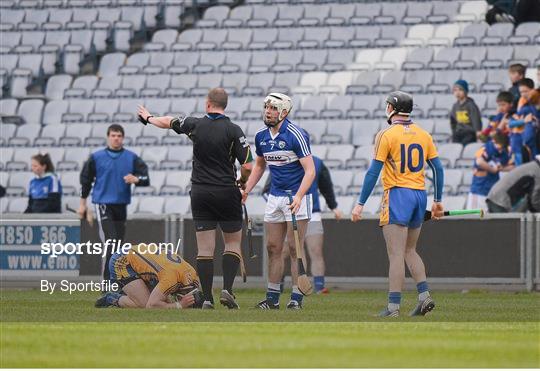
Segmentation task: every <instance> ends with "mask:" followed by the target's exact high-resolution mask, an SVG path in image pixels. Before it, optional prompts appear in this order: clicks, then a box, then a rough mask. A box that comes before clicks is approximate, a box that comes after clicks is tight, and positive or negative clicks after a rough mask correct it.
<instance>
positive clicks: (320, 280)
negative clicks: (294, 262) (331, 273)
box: [313, 276, 324, 292]
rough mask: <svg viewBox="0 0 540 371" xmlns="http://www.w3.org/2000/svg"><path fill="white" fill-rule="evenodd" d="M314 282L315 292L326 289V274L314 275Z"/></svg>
mask: <svg viewBox="0 0 540 371" xmlns="http://www.w3.org/2000/svg"><path fill="white" fill-rule="evenodd" d="M313 284H314V286H315V292H318V291H321V290H322V289H324V276H313Z"/></svg>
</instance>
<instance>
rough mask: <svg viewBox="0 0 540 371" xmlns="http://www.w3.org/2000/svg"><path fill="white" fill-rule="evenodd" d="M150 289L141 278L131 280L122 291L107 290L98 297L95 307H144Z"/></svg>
mask: <svg viewBox="0 0 540 371" xmlns="http://www.w3.org/2000/svg"><path fill="white" fill-rule="evenodd" d="M149 297H150V291H149V290H148V287H147V286H146V284H145V283H144V281H143V280H142V279H136V280H134V281H131V282H130V283H128V284H127V285H125V286H124V287H123V288H122V292H108V293H106V294H104V295H103V296H102V297H101V298H99V299H98V300H97V301H96V303H95V306H96V307H97V308H107V307H120V308H145V307H146V303H147V302H148V298H149Z"/></svg>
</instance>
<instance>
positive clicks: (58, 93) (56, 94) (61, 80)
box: [45, 75, 73, 100]
mask: <svg viewBox="0 0 540 371" xmlns="http://www.w3.org/2000/svg"><path fill="white" fill-rule="evenodd" d="M72 79H73V78H72V77H71V76H70V75H54V76H51V78H50V79H49V80H48V81H47V87H46V89H45V96H46V97H47V99H49V100H53V99H62V98H64V91H65V90H67V89H68V88H69V87H70V86H71V81H72Z"/></svg>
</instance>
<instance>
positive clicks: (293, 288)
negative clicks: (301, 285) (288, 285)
mask: <svg viewBox="0 0 540 371" xmlns="http://www.w3.org/2000/svg"><path fill="white" fill-rule="evenodd" d="M292 292H293V294H299V295H303V294H302V292H301V291H300V290H299V289H298V286H296V285H294V286H293V287H292Z"/></svg>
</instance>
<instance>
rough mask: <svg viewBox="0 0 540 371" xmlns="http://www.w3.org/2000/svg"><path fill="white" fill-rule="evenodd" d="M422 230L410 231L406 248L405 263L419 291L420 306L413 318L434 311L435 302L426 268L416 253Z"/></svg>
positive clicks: (412, 313) (415, 310)
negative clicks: (430, 291)
mask: <svg viewBox="0 0 540 371" xmlns="http://www.w3.org/2000/svg"><path fill="white" fill-rule="evenodd" d="M420 230H421V228H414V229H409V233H408V236H407V245H406V247H405V262H406V263H407V267H408V268H409V272H411V276H412V278H413V279H414V281H415V282H416V289H417V290H418V305H417V306H416V308H415V309H414V310H413V311H412V312H411V315H412V316H418V315H425V314H426V313H428V312H430V311H431V310H433V308H434V307H435V302H434V301H433V299H431V295H430V293H429V288H428V284H427V279H426V267H425V266H424V262H423V261H422V258H421V257H420V255H418V253H417V252H416V243H417V242H418V237H419V236H420Z"/></svg>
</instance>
